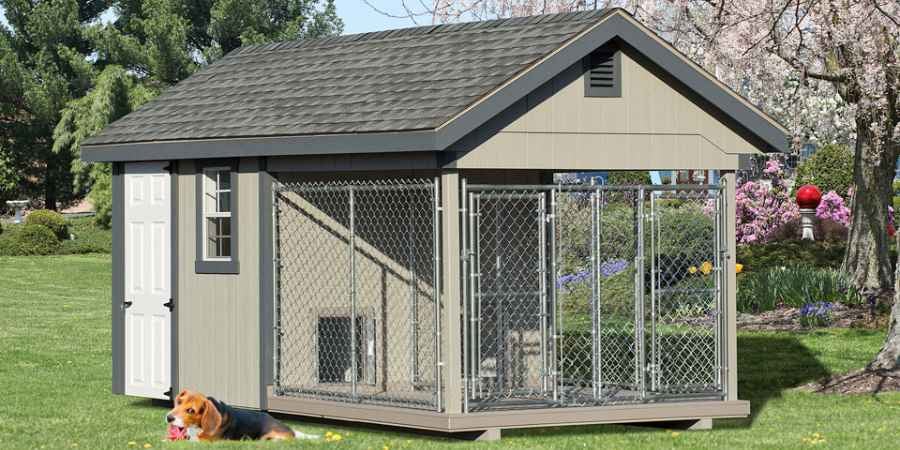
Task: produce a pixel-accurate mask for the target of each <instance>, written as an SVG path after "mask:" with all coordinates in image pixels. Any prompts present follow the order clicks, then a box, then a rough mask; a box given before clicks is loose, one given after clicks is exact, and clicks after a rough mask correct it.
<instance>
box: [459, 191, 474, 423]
mask: <svg viewBox="0 0 900 450" xmlns="http://www.w3.org/2000/svg"><path fill="white" fill-rule="evenodd" d="M459 199H460V200H459V206H460V208H459V222H460V224H459V225H460V227H459V232H460V246H461V247H462V251H461V254H460V279H461V280H460V282H461V286H460V292H461V294H462V295H461V299H460V300H461V301H462V363H463V380H462V381H463V407H462V410H463V412H464V413H467V412H469V396H470V392H471V386H469V383H471V382H472V376H471V374H470V373H469V358H470V354H469V353H470V352H471V351H470V344H471V338H470V336H469V302H470V301H471V299H472V296H471V295H470V294H469V279H468V278H469V265H470V261H469V256H470V253H469V249H470V248H471V247H470V245H471V244H470V243H469V241H468V239H469V237H468V228H469V216H468V210H469V209H468V206H467V205H468V193H467V190H466V178H465V177H463V178H462V179H461V180H460V196H459Z"/></svg>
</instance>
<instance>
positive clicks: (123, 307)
mask: <svg viewBox="0 0 900 450" xmlns="http://www.w3.org/2000/svg"><path fill="white" fill-rule="evenodd" d="M133 303H134V302H130V301H128V300H124V301H122V309H123V310H125V309H128V308H130V307H131V305H132V304H133Z"/></svg>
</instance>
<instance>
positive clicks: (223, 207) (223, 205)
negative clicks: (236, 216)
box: [216, 192, 231, 212]
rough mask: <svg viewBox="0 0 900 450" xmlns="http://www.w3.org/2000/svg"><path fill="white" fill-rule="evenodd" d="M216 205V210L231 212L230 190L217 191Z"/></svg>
mask: <svg viewBox="0 0 900 450" xmlns="http://www.w3.org/2000/svg"><path fill="white" fill-rule="evenodd" d="M218 206H219V207H218V209H216V211H218V212H231V192H219V205H218Z"/></svg>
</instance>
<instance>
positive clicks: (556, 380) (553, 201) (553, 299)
mask: <svg viewBox="0 0 900 450" xmlns="http://www.w3.org/2000/svg"><path fill="white" fill-rule="evenodd" d="M558 193H559V190H557V189H556V188H554V189H551V190H550V217H549V222H550V264H551V266H550V275H551V277H552V278H551V280H550V288H551V291H550V293H551V294H550V306H551V307H550V310H551V313H552V314H553V319H552V321H551V323H552V324H553V329H552V330H550V332H551V333H552V336H553V347H552V355H553V357H552V358H551V363H552V364H553V401H554V402H560V400H561V399H560V395H561V394H560V389H561V387H562V383H563V374H562V366H561V364H560V358H562V356H563V353H562V352H563V349H562V315H561V314H560V313H559V305H558V292H557V291H558V286H557V282H556V281H557V280H558V279H559V266H558V264H557V261H556V256H557V250H558V249H557V239H556V217H557V214H558V213H559V211H558V210H557V206H558V201H557V200H558V199H557V197H558Z"/></svg>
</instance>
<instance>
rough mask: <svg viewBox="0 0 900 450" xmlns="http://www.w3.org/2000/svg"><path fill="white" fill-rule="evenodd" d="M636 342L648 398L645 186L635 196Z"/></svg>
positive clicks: (640, 377) (642, 389)
mask: <svg viewBox="0 0 900 450" xmlns="http://www.w3.org/2000/svg"><path fill="white" fill-rule="evenodd" d="M634 220H635V233H636V235H637V236H635V242H636V247H637V249H636V250H635V260H634V267H635V275H634V289H635V307H634V309H635V341H636V342H635V343H636V348H637V350H638V351H637V358H636V359H637V362H636V376H637V378H638V379H637V381H638V387H639V390H640V394H641V399H642V400H643V399H645V398H647V377H646V368H647V355H646V349H645V346H646V345H645V344H646V342H645V336H644V289H645V288H644V187H643V186H641V187H638V188H637V195H636V196H635V215H634Z"/></svg>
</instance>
